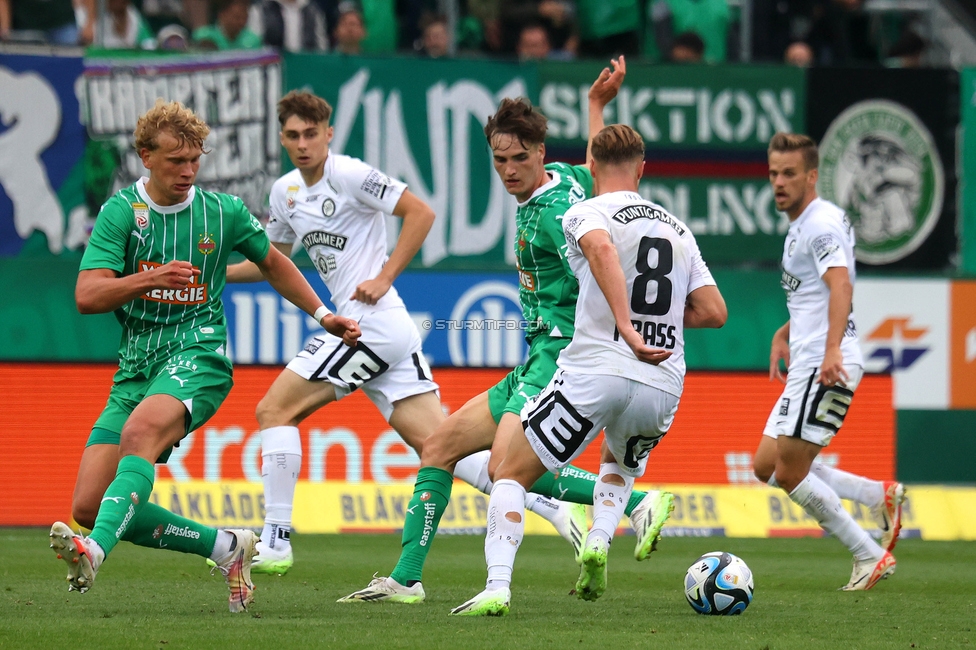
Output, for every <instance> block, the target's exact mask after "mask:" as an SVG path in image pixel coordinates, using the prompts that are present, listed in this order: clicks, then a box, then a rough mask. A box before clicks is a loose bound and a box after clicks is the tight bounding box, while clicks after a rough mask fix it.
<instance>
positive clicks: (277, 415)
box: [254, 395, 290, 430]
mask: <svg viewBox="0 0 976 650" xmlns="http://www.w3.org/2000/svg"><path fill="white" fill-rule="evenodd" d="M284 411H285V409H283V408H282V407H281V405H280V404H278V403H277V402H276V401H274V400H271V399H268V396H267V395H265V396H264V397H262V398H261V401H260V402H258V406H257V408H256V409H255V410H254V416H255V418H257V421H258V426H259V427H261V429H262V430H263V429H270V428H271V427H280V426H284V425H287V424H290V422H289V421H288V420H287V419H286V417H287V414H286V413H285V412H284Z"/></svg>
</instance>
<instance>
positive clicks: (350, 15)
mask: <svg viewBox="0 0 976 650" xmlns="http://www.w3.org/2000/svg"><path fill="white" fill-rule="evenodd" d="M332 37H333V39H332V40H333V42H334V43H335V51H336V52H338V53H339V54H350V55H359V54H362V53H363V39H364V38H366V26H365V24H364V23H363V14H362V12H360V11H359V6H358V5H356V3H354V2H343V3H342V4H340V5H339V19H338V20H336V26H335V31H334V32H333V33H332Z"/></svg>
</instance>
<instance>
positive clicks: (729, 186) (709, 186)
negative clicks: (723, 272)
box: [640, 178, 790, 266]
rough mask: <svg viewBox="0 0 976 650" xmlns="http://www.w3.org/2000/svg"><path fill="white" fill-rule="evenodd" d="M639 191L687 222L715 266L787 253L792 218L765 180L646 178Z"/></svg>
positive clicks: (774, 256) (705, 255)
mask: <svg viewBox="0 0 976 650" xmlns="http://www.w3.org/2000/svg"><path fill="white" fill-rule="evenodd" d="M640 193H641V195H642V196H643V197H644V198H645V199H648V200H649V201H653V202H655V203H658V204H660V205H661V206H662V207H664V208H665V209H666V210H667V211H668V212H670V213H671V214H673V215H674V216H676V217H678V218H679V219H681V220H682V221H684V222H685V223H686V224H688V226H689V227H690V228H691V231H692V232H693V233H694V234H695V238H696V239H697V240H698V245H699V248H701V251H702V257H704V258H705V262H706V263H708V264H710V265H712V266H715V265H723V264H740V263H743V262H763V261H766V262H768V261H775V260H779V259H780V257H782V255H783V239H784V237H785V235H786V231H787V229H788V228H789V225H790V224H789V219H788V218H787V217H786V215H785V214H783V213H780V212H777V211H776V205H775V203H774V202H773V190H772V187H771V186H770V184H769V182H768V181H766V180H765V179H746V180H743V179H733V178H675V179H671V178H644V179H642V180H641V183H640Z"/></svg>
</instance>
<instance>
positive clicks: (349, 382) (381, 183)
mask: <svg viewBox="0 0 976 650" xmlns="http://www.w3.org/2000/svg"><path fill="white" fill-rule="evenodd" d="M331 113H332V108H331V106H329V104H328V102H326V101H325V100H324V99H322V98H320V97H316V96H315V95H313V94H311V93H307V92H290V93H288V94H287V95H285V97H283V98H282V99H281V101H280V102H279V104H278V119H279V122H280V123H281V143H282V145H283V146H284V147H285V149H286V151H287V152H288V155H289V157H290V158H291V160H292V162H293V163H294V164H295V167H296V169H295V170H294V171H291V172H289V173H287V174H285V175H284V176H282V177H281V178H279V179H278V180H277V181H276V182H275V184H274V185H273V186H272V189H271V197H270V204H271V217H270V220H269V222H268V227H267V233H268V237H269V239H270V240H271V242H272V244H273V245H274V246H275V247H277V248H278V249H279V250H281V251H283V252H285V253H288V254H290V253H291V250H292V248H293V246H295V245H296V244H298V245H301V246H302V247H304V248H305V251H306V252H307V253H308V256H309V258H310V259H311V260H312V262H313V263H314V264H315V267H316V268H317V269H318V272H319V275H320V276H321V277H322V280H323V281H324V282H325V284H326V286H327V287H328V289H329V291H330V293H331V296H332V301H333V303H334V304H335V307H336V311H337V313H338V314H340V315H342V316H346V317H348V318H352V319H355V320H357V321H358V322H359V328H360V329H361V330H362V337H361V338H360V339H359V341H358V343H357V345H356V346H355V347H348V346H346V345H344V344H342V341H341V339H339V338H337V337H334V336H332V335H330V334H328V333H327V332H322V333H320V334H317V335H315V336H314V337H312V338H311V339H310V340H309V341H308V343H307V344H306V346H305V349H304V350H302V351H301V352H299V353H298V355H297V356H296V357H295V358H294V359H293V360H292V361H291V362H290V363H289V364H288V366H287V368H286V369H285V370H284V371H283V372H282V373H281V374H280V375H279V376H278V378H277V379H276V380H275V382H274V383H273V384H272V386H271V388H269V389H268V392H267V394H266V395H265V396H264V398H263V399H262V400H261V401H260V402H259V403H258V407H257V419H258V425H259V426H260V427H261V449H262V458H263V461H264V462H263V466H262V471H261V475H262V479H263V481H264V489H265V512H266V517H265V526H264V530H263V531H262V534H261V541H260V542H259V543H258V551H259V554H258V556H257V557H256V558H255V560H254V563H253V566H252V570H253V571H256V572H259V573H285V572H286V571H287V570H288V569H289V568H291V566H292V564H293V562H294V556H293V553H292V548H291V541H290V536H291V515H292V504H293V502H294V493H295V486H296V484H297V481H298V474H299V470H300V468H301V457H302V446H301V438H300V436H299V431H298V424H299V423H300V422H301V421H302V420H304V419H305V418H307V417H308V416H309V415H311V414H312V413H314V412H315V411H316V410H318V409H319V408H321V407H323V406H325V405H326V404H329V403H331V402H333V401H336V400H339V399H342V398H343V397H345V396H346V395H348V394H350V393H351V392H352V391H355V390H357V389H362V391H363V392H364V393H365V394H366V396H367V397H369V399H370V400H371V401H372V402H373V403H374V404H375V405H376V406H377V408H379V410H380V412H381V413H382V414H383V417H384V418H385V419H386V420H387V421H388V422H389V423H390V426H392V427H393V428H394V429H395V430H396V431H397V433H399V434H400V436H401V437H402V438H403V440H404V442H405V443H406V444H408V445H410V446H411V447H412V448H413V449H414V450H416V451H417V452H418V453H419V452H420V450H421V448H422V445H423V442H424V440H425V439H426V438H427V437H428V436H429V435H430V434H431V433H432V432H433V431H434V430H435V429H436V428H437V426H438V425H439V424H440V423H441V422H443V421H444V419H445V415H444V412H443V410H442V408H441V403H440V398H439V396H438V387H437V384H436V383H434V381H433V378H432V375H431V371H430V368H429V366H428V365H427V361H426V359H425V357H424V354H423V351H422V350H421V342H420V335H419V333H418V332H417V328H416V326H415V325H414V323H413V320H412V319H411V318H410V315H409V314H408V313H407V310H406V308H405V307H404V304H403V301H402V300H401V299H400V296H399V294H398V293H397V291H396V289H395V288H394V287H393V281H394V280H395V279H396V277H397V276H398V275H399V274H400V272H401V271H402V270H403V269H404V268H405V267H406V266H407V263H408V262H409V261H410V260H411V259H412V258H413V256H414V255H415V254H416V253H417V251H418V250H420V247H421V245H422V244H423V241H424V238H425V237H426V236H427V232H428V231H429V230H430V227H431V224H432V223H433V221H434V213H433V211H432V210H431V209H430V208H429V207H428V206H427V205H426V204H425V203H424V202H423V201H421V200H420V199H419V198H417V196H416V195H414V194H413V193H412V192H410V190H408V189H407V186H406V185H405V184H404V183H402V182H400V181H399V180H395V179H392V178H390V177H388V176H387V175H386V174H384V173H382V172H380V171H378V170H376V169H373V168H372V167H370V166H369V165H367V164H366V163H364V162H362V161H361V160H357V159H355V158H351V157H349V156H343V155H339V154H335V153H330V152H329V142H330V141H331V139H332V127H331V126H329V123H328V121H329V117H330V116H331ZM391 214H392V215H394V216H397V217H400V218H402V219H403V227H402V229H401V230H400V234H399V237H398V239H397V243H396V246H395V247H394V249H393V251H392V253H391V254H390V256H389V257H387V255H386V246H387V236H386V216H387V215H391ZM227 279H228V281H229V282H252V281H259V280H261V279H263V277H261V276H260V275H258V274H257V273H256V268H255V267H254V265H253V264H251V263H249V262H244V263H241V264H237V265H233V266H231V267H228V269H227ZM285 297H286V298H288V297H289V296H285ZM488 453H489V452H487V451H485V452H481V454H480V457H479V455H478V454H475V455H473V456H469V457H468V458H465V459H463V460H462V461H461V462H459V463H458V465H457V468H456V469H455V472H454V474H455V476H457V477H458V478H462V479H464V480H466V481H468V482H469V483H475V482H476V481H477V477H478V474H479V472H480V470H481V467H482V466H483V465H484V464H485V463H486V462H487V456H488ZM545 505H546V506H547V507H546V508H545V509H543V508H542V506H540V511H541V513H542V514H543V516H546V517H547V518H550V521H552V520H553V519H563V518H565V516H566V512H565V511H566V509H567V508H568V506H563V505H562V504H556V503H555V502H552V503H546V504H545Z"/></svg>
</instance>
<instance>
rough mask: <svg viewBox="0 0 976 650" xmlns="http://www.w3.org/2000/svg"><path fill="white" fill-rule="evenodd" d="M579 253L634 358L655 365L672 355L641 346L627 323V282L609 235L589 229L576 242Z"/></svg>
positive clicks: (642, 340)
mask: <svg viewBox="0 0 976 650" xmlns="http://www.w3.org/2000/svg"><path fill="white" fill-rule="evenodd" d="M579 247H580V251H582V253H583V256H584V257H586V261H587V262H588V263H589V265H590V270H591V271H592V272H593V279H595V280H596V283H597V285H599V287H600V291H602V292H603V295H604V296H605V297H606V299H607V304H609V305H610V311H611V312H612V313H613V319H614V322H615V324H616V325H617V331H618V332H620V337H621V338H622V339H623V340H624V341H626V343H627V345H628V347H630V349H631V350H633V352H634V355H635V356H636V357H637V358H638V359H640V360H641V361H644V362H645V363H650V364H653V365H655V366H656V365H657V364H659V363H661V362H662V361H664V360H665V359H667V358H668V357H670V356H671V352H670V351H668V350H659V349H654V348H649V347H647V346H646V345H644V339H643V338H641V336H640V335H639V334H638V333H637V332H636V331H634V326H633V325H632V324H631V322H630V307H629V304H628V298H627V279H626V278H625V277H624V270H623V268H622V267H621V266H620V257H619V256H618V255H617V247H616V246H614V245H613V242H612V241H610V233H609V232H607V231H606V230H591V231H589V232H587V233H586V234H584V235H583V236H582V237H581V238H580V240H579Z"/></svg>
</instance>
